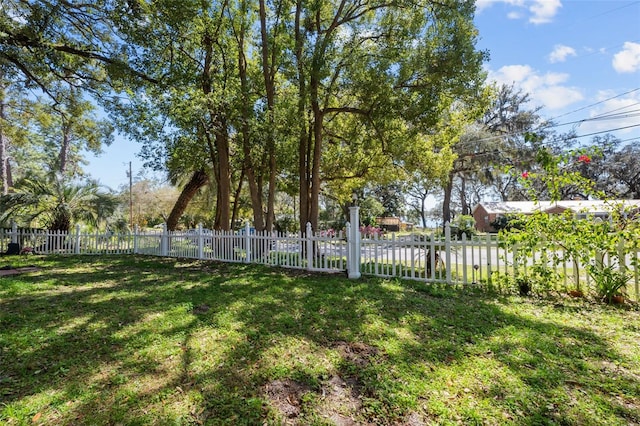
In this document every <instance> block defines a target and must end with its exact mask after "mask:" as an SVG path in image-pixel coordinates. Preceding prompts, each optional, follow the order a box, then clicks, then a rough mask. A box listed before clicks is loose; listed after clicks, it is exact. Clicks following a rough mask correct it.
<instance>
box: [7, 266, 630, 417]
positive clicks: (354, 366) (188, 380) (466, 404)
mask: <svg viewBox="0 0 640 426" xmlns="http://www.w3.org/2000/svg"><path fill="white" fill-rule="evenodd" d="M7 262H11V263H12V264H13V265H14V266H26V265H35V266H37V267H38V268H39V269H38V270H36V271H34V270H30V271H29V272H25V273H23V274H20V275H12V276H4V277H0V423H3V424H9V425H12V424H63V425H65V424H68V425H71V424H73V425H76V424H127V425H129V424H211V425H218V424H233V425H237V424H269V425H270V424H304V425H307V424H318V425H328V424H337V425H353V424H363V425H365V424H383V425H386V424H394V425H420V424H525V425H526V424H530V425H540V424H569V425H570V424H576V425H589V424H594V425H595V424H598V425H602V424H610V425H628V424H639V423H640V349H639V348H638V342H639V341H640V312H639V311H638V310H637V309H636V307H634V306H633V305H626V306H624V307H620V306H610V305H604V304H601V303H593V302H590V301H588V300H586V299H572V298H568V297H567V298H563V297H561V298H554V299H536V298H532V297H520V296H500V295H494V294H489V293H486V292H479V291H474V290H470V289H454V288H449V287H446V286H435V285H429V284H425V283H420V282H403V281H395V280H384V279H379V278H376V279H369V278H365V279H361V280H357V281H352V280H348V279H346V278H345V277H343V276H329V275H313V274H307V273H304V272H300V271H298V272H295V271H294V272H292V271H285V270H280V269H270V268H266V267H261V266H256V265H242V264H237V265H231V264H217V263H206V262H201V261H191V260H176V259H160V258H152V257H136V256H119V257H117V256H105V257H89V256H85V257H73V256H71V257H46V258H44V257H43V258H39V257H14V258H10V259H9V258H4V259H0V266H3V265H5V264H6V263H7Z"/></svg>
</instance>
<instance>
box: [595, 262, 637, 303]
mask: <svg viewBox="0 0 640 426" xmlns="http://www.w3.org/2000/svg"><path fill="white" fill-rule="evenodd" d="M588 271H589V275H590V276H591V278H593V280H594V281H595V283H596V292H597V294H598V297H600V299H601V300H603V301H605V302H607V303H611V302H612V301H613V298H614V297H616V296H624V294H625V287H626V286H627V282H628V281H629V279H630V276H629V275H628V273H627V272H626V271H625V270H620V269H618V267H617V266H615V265H602V264H593V265H589V267H588Z"/></svg>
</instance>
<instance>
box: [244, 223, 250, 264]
mask: <svg viewBox="0 0 640 426" xmlns="http://www.w3.org/2000/svg"><path fill="white" fill-rule="evenodd" d="M244 247H245V253H246V256H245V257H244V261H245V263H251V227H250V226H249V222H245V223H244Z"/></svg>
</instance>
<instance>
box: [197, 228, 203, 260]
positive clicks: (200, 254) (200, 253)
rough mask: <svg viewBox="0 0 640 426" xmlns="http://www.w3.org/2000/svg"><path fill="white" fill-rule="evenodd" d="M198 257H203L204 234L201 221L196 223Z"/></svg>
mask: <svg viewBox="0 0 640 426" xmlns="http://www.w3.org/2000/svg"><path fill="white" fill-rule="evenodd" d="M198 259H204V236H203V235H202V224H201V223H199V224H198Z"/></svg>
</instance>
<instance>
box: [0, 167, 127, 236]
mask: <svg viewBox="0 0 640 426" xmlns="http://www.w3.org/2000/svg"><path fill="white" fill-rule="evenodd" d="M117 206H118V201H117V198H116V197H115V196H113V195H112V194H110V193H106V192H103V191H101V190H100V187H99V186H98V184H97V183H95V182H93V181H87V182H74V181H69V180H67V179H66V178H65V177H64V176H62V175H61V174H59V173H55V174H49V175H48V176H47V179H45V180H31V179H24V180H22V181H21V182H19V183H18V184H17V185H16V187H15V192H12V193H9V194H7V195H4V196H2V197H0V219H1V220H2V221H6V220H8V219H13V220H18V221H21V222H23V223H25V224H27V225H32V224H37V225H38V226H44V227H46V228H47V229H50V230H53V231H69V229H71V226H72V224H75V223H85V224H88V225H91V226H98V225H99V223H100V222H101V221H102V220H104V219H106V218H108V217H109V216H111V215H112V214H113V212H114V211H115V209H116V207H117Z"/></svg>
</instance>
